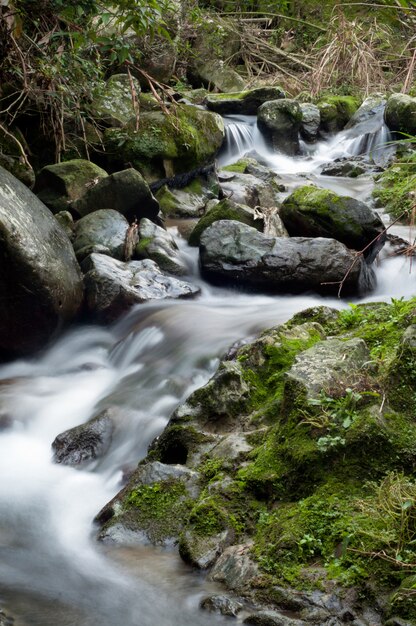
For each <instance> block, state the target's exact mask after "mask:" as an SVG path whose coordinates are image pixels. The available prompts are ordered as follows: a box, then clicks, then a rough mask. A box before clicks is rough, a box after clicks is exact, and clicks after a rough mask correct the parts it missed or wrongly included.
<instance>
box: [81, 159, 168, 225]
mask: <svg viewBox="0 0 416 626" xmlns="http://www.w3.org/2000/svg"><path fill="white" fill-rule="evenodd" d="M73 207H74V209H75V210H76V211H77V213H79V215H81V216H82V217H84V216H85V215H88V214H89V213H92V212H93V211H98V210H100V209H113V210H114V211H118V212H119V213H122V214H123V215H124V216H125V217H126V218H127V219H129V220H133V219H141V218H142V217H148V218H149V219H153V220H157V216H158V213H159V203H158V202H157V200H156V199H155V198H154V196H153V194H152V192H151V191H150V188H149V186H148V184H147V183H146V181H145V180H144V178H143V177H142V176H141V174H139V172H137V171H136V170H135V169H133V168H130V169H127V170H122V171H121V172H115V174H111V175H110V176H107V177H106V178H103V179H102V180H100V181H98V183H97V184H96V185H94V186H93V187H90V188H89V189H88V190H87V191H86V193H85V194H84V195H83V196H82V197H81V198H80V199H79V200H77V201H76V202H74V203H73Z"/></svg>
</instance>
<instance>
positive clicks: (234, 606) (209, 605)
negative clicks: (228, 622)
mask: <svg viewBox="0 0 416 626" xmlns="http://www.w3.org/2000/svg"><path fill="white" fill-rule="evenodd" d="M200 607H201V609H205V610H206V611H210V612H212V613H221V615H227V616H228V617H237V615H238V614H239V613H240V612H241V611H242V609H243V605H242V604H241V602H237V600H233V599H232V598H229V597H228V596H224V595H217V596H210V597H209V598H204V600H202V601H201V604H200Z"/></svg>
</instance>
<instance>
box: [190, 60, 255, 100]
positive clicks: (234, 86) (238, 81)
mask: <svg viewBox="0 0 416 626" xmlns="http://www.w3.org/2000/svg"><path fill="white" fill-rule="evenodd" d="M192 79H193V81H194V82H197V84H201V85H204V86H206V87H208V86H210V87H211V88H212V87H214V88H215V89H217V90H218V91H223V92H225V93H233V92H236V91H237V92H238V91H242V90H243V89H245V86H246V81H245V80H244V78H242V77H241V76H240V74H238V73H237V72H236V71H235V70H233V68H232V67H229V66H228V65H225V64H224V63H222V62H221V61H220V62H218V61H210V60H208V61H207V60H205V61H203V62H200V63H198V64H197V65H196V66H195V68H194V71H193V73H192Z"/></svg>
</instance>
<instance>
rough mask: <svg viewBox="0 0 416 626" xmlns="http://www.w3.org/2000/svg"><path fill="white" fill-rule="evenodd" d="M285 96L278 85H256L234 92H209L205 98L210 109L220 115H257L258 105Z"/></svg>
mask: <svg viewBox="0 0 416 626" xmlns="http://www.w3.org/2000/svg"><path fill="white" fill-rule="evenodd" d="M285 97H286V95H285V92H284V91H283V90H282V89H281V88H280V87H257V88H256V89H250V90H248V91H241V92H236V93H226V94H210V95H209V96H207V98H206V105H207V107H208V109H209V110H210V111H215V112H216V113H220V114H221V115H229V114H240V115H257V111H258V109H259V107H260V106H261V105H262V104H264V103H265V102H268V101H269V100H279V99H280V98H285Z"/></svg>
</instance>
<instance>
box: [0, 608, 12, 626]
mask: <svg viewBox="0 0 416 626" xmlns="http://www.w3.org/2000/svg"><path fill="white" fill-rule="evenodd" d="M14 623H15V622H14V618H13V617H10V615H6V613H5V612H4V611H2V610H0V626H13V624H14Z"/></svg>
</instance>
